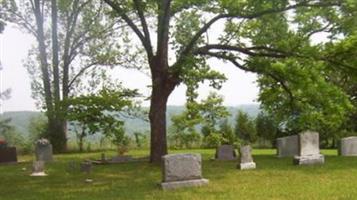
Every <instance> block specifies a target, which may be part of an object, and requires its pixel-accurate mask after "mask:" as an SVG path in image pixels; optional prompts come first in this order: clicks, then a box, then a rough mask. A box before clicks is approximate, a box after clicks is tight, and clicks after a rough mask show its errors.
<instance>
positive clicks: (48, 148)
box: [35, 138, 53, 162]
mask: <svg viewBox="0 0 357 200" xmlns="http://www.w3.org/2000/svg"><path fill="white" fill-rule="evenodd" d="M35 152H36V160H38V161H45V162H48V161H52V160H53V157H52V154H53V153H52V145H51V144H50V142H49V141H48V140H47V139H44V138H41V139H39V140H37V141H36V148H35Z"/></svg>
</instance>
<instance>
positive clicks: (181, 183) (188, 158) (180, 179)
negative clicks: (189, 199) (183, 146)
mask: <svg viewBox="0 0 357 200" xmlns="http://www.w3.org/2000/svg"><path fill="white" fill-rule="evenodd" d="M201 162H202V161H201V155H200V154H171V155H165V156H163V157H162V165H163V166H162V179H163V180H162V183H161V187H162V188H163V189H164V190H167V189H176V188H181V187H193V186H201V185H204V184H207V183H208V180H207V179H203V178H202V169H201V165H202V163H201Z"/></svg>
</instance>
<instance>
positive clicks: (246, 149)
mask: <svg viewBox="0 0 357 200" xmlns="http://www.w3.org/2000/svg"><path fill="white" fill-rule="evenodd" d="M239 155H240V163H239V166H238V168H239V169H241V170H246V169H255V168H256V164H255V162H254V161H253V156H252V147H251V146H250V145H244V146H241V147H240V150H239Z"/></svg>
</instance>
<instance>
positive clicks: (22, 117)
mask: <svg viewBox="0 0 357 200" xmlns="http://www.w3.org/2000/svg"><path fill="white" fill-rule="evenodd" d="M41 115H42V116H43V115H44V114H43V113H41V112H36V111H16V112H4V113H3V114H2V115H0V119H8V118H10V119H11V121H10V125H11V126H14V127H15V128H16V130H17V131H18V132H20V133H22V134H23V135H25V136H27V135H28V134H29V132H28V127H29V124H30V120H31V118H34V117H39V116H41Z"/></svg>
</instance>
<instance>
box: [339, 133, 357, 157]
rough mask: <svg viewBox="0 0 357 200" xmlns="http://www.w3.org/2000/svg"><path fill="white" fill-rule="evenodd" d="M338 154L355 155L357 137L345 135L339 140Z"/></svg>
mask: <svg viewBox="0 0 357 200" xmlns="http://www.w3.org/2000/svg"><path fill="white" fill-rule="evenodd" d="M338 154H339V155H341V156H357V137H356V136H351V137H345V138H342V139H341V141H340V146H339V148H338Z"/></svg>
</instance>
